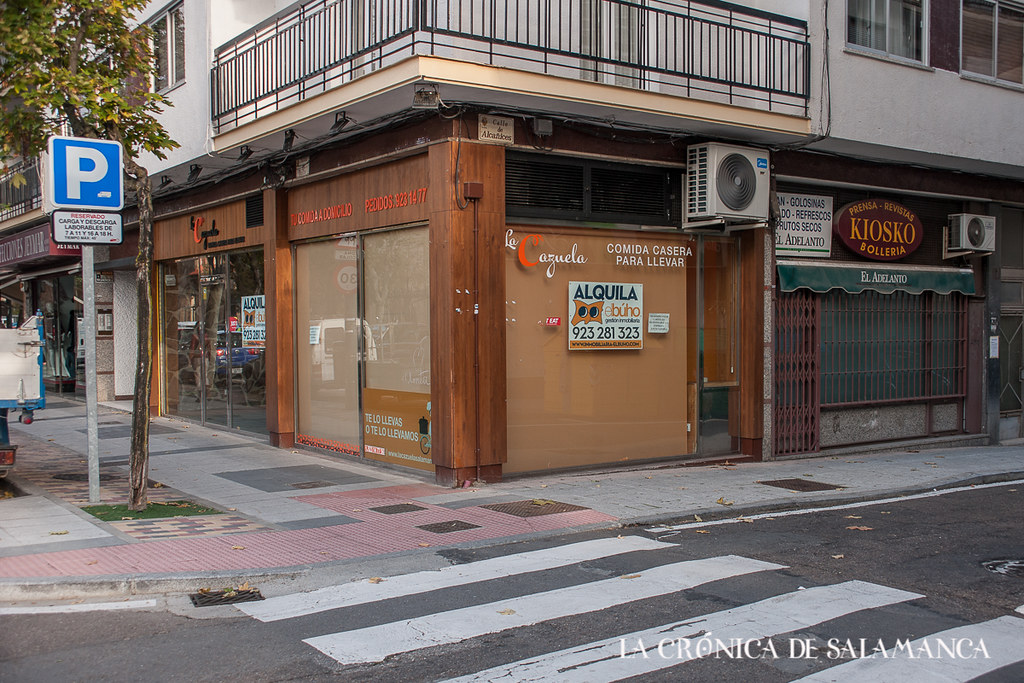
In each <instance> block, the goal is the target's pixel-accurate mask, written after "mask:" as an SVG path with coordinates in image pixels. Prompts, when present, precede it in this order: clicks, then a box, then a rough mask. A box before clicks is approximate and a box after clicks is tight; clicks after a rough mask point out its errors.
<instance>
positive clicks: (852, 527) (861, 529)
mask: <svg viewBox="0 0 1024 683" xmlns="http://www.w3.org/2000/svg"><path fill="white" fill-rule="evenodd" d="M846 528H847V529H852V530H853V531H871V530H872V527H869V526H848V527H846Z"/></svg>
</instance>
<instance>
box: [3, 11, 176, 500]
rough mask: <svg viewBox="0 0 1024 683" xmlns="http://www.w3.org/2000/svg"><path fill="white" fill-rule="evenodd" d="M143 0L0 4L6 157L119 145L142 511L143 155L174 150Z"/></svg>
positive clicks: (146, 361) (146, 234)
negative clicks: (131, 255)
mask: <svg viewBox="0 0 1024 683" xmlns="http://www.w3.org/2000/svg"><path fill="white" fill-rule="evenodd" d="M146 5H147V2H146V1H145V0H71V1H66V0H61V1H60V2H56V1H53V0H0V157H2V158H6V159H10V158H13V157H19V156H20V157H23V158H32V157H35V156H37V155H38V154H39V153H40V152H41V151H42V150H44V149H45V147H46V142H47V139H48V138H49V137H50V136H52V135H60V134H64V135H67V134H71V135H74V136H76V137H86V138H96V139H104V140H116V141H118V142H120V143H121V144H122V145H123V147H124V169H125V188H126V189H127V190H129V191H130V192H132V193H134V195H135V200H136V205H137V207H138V212H139V253H138V257H137V258H136V262H135V263H136V268H137V275H136V283H137V288H138V296H139V329H138V333H139V356H138V366H137V368H136V374H135V400H134V410H133V416H132V435H131V454H130V459H129V464H130V469H131V476H130V485H131V488H130V493H129V500H128V506H129V508H130V509H132V510H144V509H145V508H146V505H147V502H148V501H147V499H146V484H147V481H148V474H149V394H150V389H151V383H152V350H153V339H152V334H151V329H152V325H151V316H152V306H153V302H152V298H151V296H150V292H151V290H150V273H151V270H152V264H153V196H152V188H151V185H150V180H149V174H148V172H147V171H146V169H145V168H144V167H143V166H141V165H140V164H139V163H138V158H139V156H140V155H141V154H143V153H144V152H150V153H152V154H154V155H155V156H157V157H159V158H164V151H166V150H170V149H173V148H175V147H177V146H178V145H177V143H176V142H174V141H173V140H171V138H170V137H169V136H168V135H167V132H166V131H165V130H164V129H163V127H162V126H161V125H160V122H159V121H158V120H157V118H156V115H157V114H159V113H160V112H161V110H162V108H163V107H164V106H165V104H166V101H165V100H164V98H163V97H161V96H160V95H159V94H157V93H154V92H150V88H149V87H148V86H149V83H150V82H151V77H152V70H153V66H152V65H153V60H152V51H151V47H150V38H151V31H150V29H149V27H147V26H145V25H139V24H138V23H137V17H138V16H139V14H140V12H141V11H142V10H143V9H144V8H145V6H146Z"/></svg>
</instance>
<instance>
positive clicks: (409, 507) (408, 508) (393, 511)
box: [370, 503, 427, 515]
mask: <svg viewBox="0 0 1024 683" xmlns="http://www.w3.org/2000/svg"><path fill="white" fill-rule="evenodd" d="M370 509H371V510H373V511H374V512H379V513H381V514H382V515H397V514H400V513H402V512H416V511H417V510H426V509H427V508H425V507H420V506H419V505H413V504H412V503H398V504H396V505H382V506H380V507H379V508H370Z"/></svg>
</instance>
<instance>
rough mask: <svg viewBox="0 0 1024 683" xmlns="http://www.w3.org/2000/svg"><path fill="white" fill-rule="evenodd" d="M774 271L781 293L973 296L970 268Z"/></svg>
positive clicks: (784, 264)
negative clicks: (807, 290)
mask: <svg viewBox="0 0 1024 683" xmlns="http://www.w3.org/2000/svg"><path fill="white" fill-rule="evenodd" d="M777 268H778V272H779V289H780V290H781V291H783V292H793V291H796V290H797V289H800V288H801V287H804V288H806V289H809V290H811V291H812V292H819V293H824V292H828V291H830V290H833V289H841V290H843V291H844V292H847V293H849V294H857V293H858V292H863V291H866V290H871V291H875V292H880V293H882V294H892V293H893V292H909V293H910V294H920V293H922V292H925V291H931V292H937V293H938V294H949V293H951V292H960V293H962V294H974V272H973V271H972V270H971V269H970V268H930V267H925V266H891V265H884V266H883V265H877V264H873V263H821V262H817V263H811V262H803V261H778V263H777Z"/></svg>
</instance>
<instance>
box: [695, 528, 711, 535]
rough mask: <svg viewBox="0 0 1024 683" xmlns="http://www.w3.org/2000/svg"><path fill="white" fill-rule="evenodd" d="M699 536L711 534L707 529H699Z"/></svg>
mask: <svg viewBox="0 0 1024 683" xmlns="http://www.w3.org/2000/svg"><path fill="white" fill-rule="evenodd" d="M697 533H698V534H710V533H711V532H710V531H708V530H707V529H697Z"/></svg>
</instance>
